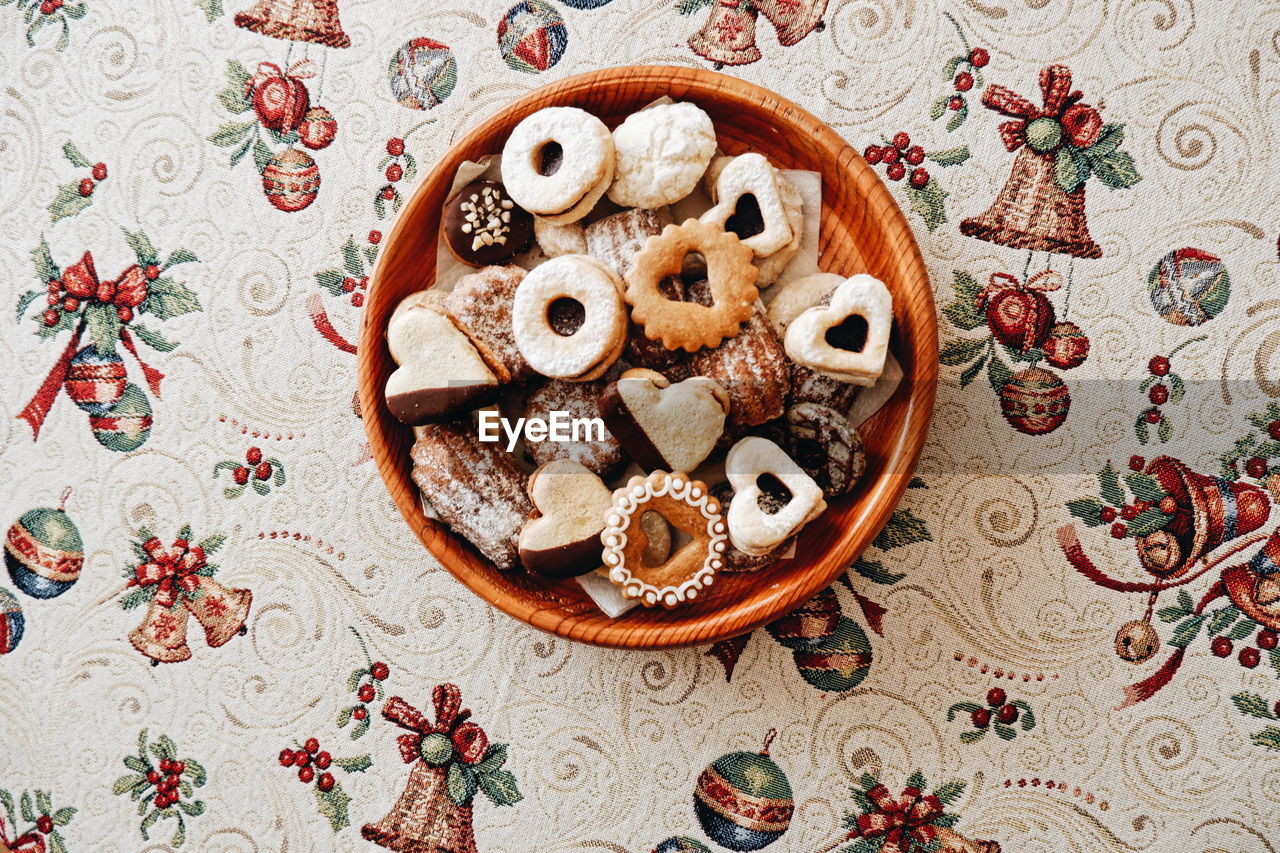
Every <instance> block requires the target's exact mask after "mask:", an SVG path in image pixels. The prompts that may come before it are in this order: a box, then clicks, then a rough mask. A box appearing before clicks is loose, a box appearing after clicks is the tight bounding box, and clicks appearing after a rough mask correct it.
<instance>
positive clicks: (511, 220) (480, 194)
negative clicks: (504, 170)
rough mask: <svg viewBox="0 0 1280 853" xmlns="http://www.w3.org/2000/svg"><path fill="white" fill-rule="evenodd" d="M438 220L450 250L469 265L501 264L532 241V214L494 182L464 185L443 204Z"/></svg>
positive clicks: (527, 246) (477, 182) (500, 185)
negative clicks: (442, 210)
mask: <svg viewBox="0 0 1280 853" xmlns="http://www.w3.org/2000/svg"><path fill="white" fill-rule="evenodd" d="M440 223H441V224H440V229H441V232H442V233H443V234H444V242H445V245H446V246H448V247H449V251H450V252H451V253H452V254H453V256H454V257H455V258H457V259H458V260H459V261H461V262H462V263H464V264H466V265H467V266H472V267H485V266H489V265H491V264H504V263H506V262H507V261H509V260H511V259H512V258H514V257H515V256H516V255H518V254H520V253H521V252H523V251H524V250H525V249H527V248H529V244H530V243H531V242H532V240H533V217H532V216H531V215H530V214H529V212H528V211H527V210H524V209H522V208H521V207H520V206H519V205H517V204H516V203H515V202H514V201H512V200H511V196H509V195H508V194H507V191H506V189H505V188H504V187H503V186H502V184H499V183H497V182H495V181H476V182H475V183H473V184H468V185H467V186H465V187H463V188H462V190H461V191H460V192H458V194H457V195H455V196H454V197H453V198H451V199H449V201H448V202H446V203H445V206H444V213H443V214H442V215H441V217H440Z"/></svg>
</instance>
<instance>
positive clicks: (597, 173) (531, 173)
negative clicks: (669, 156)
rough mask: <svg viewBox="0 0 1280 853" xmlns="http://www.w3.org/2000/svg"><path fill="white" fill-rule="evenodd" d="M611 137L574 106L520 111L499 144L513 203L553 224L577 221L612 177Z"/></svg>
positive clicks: (604, 129)
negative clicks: (520, 115) (521, 115)
mask: <svg viewBox="0 0 1280 853" xmlns="http://www.w3.org/2000/svg"><path fill="white" fill-rule="evenodd" d="M613 170H614V154H613V136H612V135H611V134H610V133H609V128H607V127H605V125H604V122H602V121H600V119H598V118H596V117H595V116H593V115H591V113H588V112H586V111H584V110H580V109H578V108H577V107H547V108H546V109H541V110H538V111H537V112H536V113H533V114H531V115H528V116H525V118H523V119H522V120H521V121H520V123H519V124H517V125H516V126H515V129H514V130H512V131H511V135H510V136H509V137H507V142H506V145H504V146H503V148H502V180H503V183H504V184H506V187H507V192H508V193H510V195H511V198H512V199H514V200H515V202H516V204H518V205H520V206H521V207H523V208H524V209H525V210H527V211H529V212H530V213H532V214H534V215H535V216H539V217H542V218H543V219H547V220H549V221H551V222H553V223H555V224H557V225H564V224H567V223H569V222H577V221H578V220H579V219H581V218H582V217H584V216H586V215H587V214H588V213H589V212H590V211H591V208H593V207H595V204H596V202H597V201H599V200H600V197H601V196H602V195H604V192H605V190H606V189H607V188H608V187H609V184H610V183H611V182H612V181H613Z"/></svg>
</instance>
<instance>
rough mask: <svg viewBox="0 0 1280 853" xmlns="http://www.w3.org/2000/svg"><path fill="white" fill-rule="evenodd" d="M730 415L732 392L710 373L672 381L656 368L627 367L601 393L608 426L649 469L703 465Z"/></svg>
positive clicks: (624, 446)
mask: <svg viewBox="0 0 1280 853" xmlns="http://www.w3.org/2000/svg"><path fill="white" fill-rule="evenodd" d="M728 413H729V393H728V392H727V391H725V389H724V387H723V386H722V385H721V384H720V383H719V382H716V381H715V380H714V379H708V378H707V377H705V376H695V377H693V378H691V379H686V380H684V381H683V382H677V383H675V384H674V385H673V384H671V382H670V380H668V379H667V378H666V377H665V376H663V375H662V374H661V373H658V372H657V371H654V370H644V369H634V370H628V371H625V372H624V373H623V374H622V375H621V376H620V377H618V379H617V381H616V382H611V383H609V384H608V385H607V386H605V389H604V393H602V394H601V395H600V415H601V416H602V417H603V418H604V422H605V425H606V426H608V427H609V431H610V432H612V433H613V435H614V436H615V437H616V438H617V439H618V441H620V442H621V443H622V446H623V448H624V449H625V450H626V451H627V452H628V453H629V454H631V458H632V459H634V460H635V461H636V462H638V463H640V465H641V466H643V467H644V468H645V469H646V470H649V471H652V470H654V469H656V468H663V469H666V470H669V471H690V470H692V469H694V468H696V467H698V465H700V464H701V463H702V460H704V459H706V458H707V456H708V455H710V453H711V451H712V450H713V449H715V446H716V440H717V439H719V438H720V434H721V433H723V432H724V421H725V416H726V415H727V414H728Z"/></svg>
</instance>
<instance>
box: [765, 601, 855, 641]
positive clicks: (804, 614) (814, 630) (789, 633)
mask: <svg viewBox="0 0 1280 853" xmlns="http://www.w3.org/2000/svg"><path fill="white" fill-rule="evenodd" d="M840 615H841V614H840V602H839V600H838V599H837V598H836V593H835V590H834V589H832V588H830V587H827V588H826V589H824V590H823V591H822V592H820V593H818V594H817V595H815V596H814V597H813V598H811V599H809V600H808V601H806V602H805V603H804V604H802V605H800V606H799V607H797V608H796V609H795V610H792V611H791V612H790V613H788V614H786V615H785V616H782V617H780V618H778V619H775V620H774V621H772V622H770V623H769V624H768V625H766V626H765V630H767V631H768V632H769V634H770V636H772V637H773V638H774V639H775V640H777V641H778V642H779V643H781V644H782V645H784V646H786V647H787V648H789V649H807V648H812V647H814V646H816V645H817V644H818V643H820V642H822V641H823V640H825V639H827V638H828V637H830V636H831V635H832V634H834V633H835V631H836V627H837V626H838V625H839V624H840Z"/></svg>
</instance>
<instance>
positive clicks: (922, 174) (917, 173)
mask: <svg viewBox="0 0 1280 853" xmlns="http://www.w3.org/2000/svg"><path fill="white" fill-rule="evenodd" d="M927 183H929V172H928V170H926V169H925V168H923V167H917V168H915V169H912V170H911V186H913V187H915V188H916V189H923V188H924V185H925V184H927Z"/></svg>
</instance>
